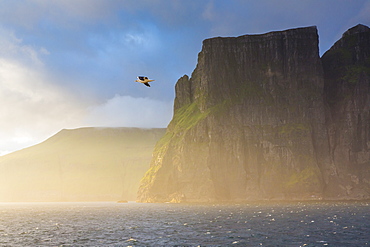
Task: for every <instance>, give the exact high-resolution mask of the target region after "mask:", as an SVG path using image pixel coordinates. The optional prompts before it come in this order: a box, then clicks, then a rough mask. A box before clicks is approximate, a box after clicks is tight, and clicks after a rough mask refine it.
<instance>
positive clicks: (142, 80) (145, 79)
mask: <svg viewBox="0 0 370 247" xmlns="http://www.w3.org/2000/svg"><path fill="white" fill-rule="evenodd" d="M151 81H154V80H150V79H148V77H146V76H138V77H137V80H136V81H135V82H140V83H143V84H144V85H145V86H147V87H150V85H149V83H148V82H151Z"/></svg>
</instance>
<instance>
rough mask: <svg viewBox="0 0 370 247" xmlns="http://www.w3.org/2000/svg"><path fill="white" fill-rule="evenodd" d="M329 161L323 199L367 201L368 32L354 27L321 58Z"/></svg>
mask: <svg viewBox="0 0 370 247" xmlns="http://www.w3.org/2000/svg"><path fill="white" fill-rule="evenodd" d="M322 63H323V68H324V72H325V90H324V93H325V94H324V96H325V102H326V103H327V104H328V106H329V108H328V111H327V112H326V117H327V129H328V134H329V144H330V145H329V146H330V158H331V160H332V161H333V164H334V166H332V167H331V169H330V171H328V172H327V173H325V175H326V178H325V179H326V185H327V187H326V190H325V193H326V197H328V198H338V197H339V198H348V197H349V198H359V199H362V198H369V194H370V28H369V27H367V26H364V25H357V26H355V27H353V28H351V29H349V30H348V31H347V32H345V33H344V34H343V37H342V38H341V39H340V40H339V41H337V42H336V43H335V44H334V45H333V47H331V48H330V50H329V51H327V52H326V53H325V54H324V55H323V57H322Z"/></svg>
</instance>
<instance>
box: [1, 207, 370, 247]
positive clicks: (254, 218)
mask: <svg viewBox="0 0 370 247" xmlns="http://www.w3.org/2000/svg"><path fill="white" fill-rule="evenodd" d="M369 245H370V204H369V203H366V202H361V203H344V202H337V203H332V202H331V203H325V202H319V203H312V202H311V203H290V204H289V203H281V204H275V205H272V204H240V205H182V204H140V203H127V204H118V203H18V204H15V203H14V204H11V203H9V204H6V203H3V204H0V246H369Z"/></svg>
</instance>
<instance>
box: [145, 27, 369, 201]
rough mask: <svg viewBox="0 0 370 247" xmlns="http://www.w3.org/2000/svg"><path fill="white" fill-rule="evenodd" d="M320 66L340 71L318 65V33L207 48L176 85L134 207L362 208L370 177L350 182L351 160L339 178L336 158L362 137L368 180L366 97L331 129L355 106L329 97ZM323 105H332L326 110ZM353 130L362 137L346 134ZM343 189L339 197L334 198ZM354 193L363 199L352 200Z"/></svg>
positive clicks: (217, 42)
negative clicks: (346, 204) (319, 204)
mask: <svg viewBox="0 0 370 247" xmlns="http://www.w3.org/2000/svg"><path fill="white" fill-rule="evenodd" d="M361 28H362V27H361ZM355 33H357V32H355ZM348 35H352V31H351V33H349V34H348ZM365 43H366V41H365ZM367 44H368V43H367ZM336 45H337V44H336ZM362 45H363V44H362ZM362 45H361V46H362ZM337 46H339V44H338V45H337ZM365 46H366V45H365ZM367 46H368V45H367ZM333 49H334V48H333ZM354 50H355V51H358V50H357V48H354ZM329 52H330V51H329ZM329 52H328V53H327V54H329ZM351 52H352V51H351ZM327 54H325V56H327ZM361 54H363V53H362V52H361ZM325 56H324V58H323V61H324V64H327V63H326V62H325ZM354 56H355V57H356V55H354ZM361 56H362V55H359V54H358V53H357V57H361ZM365 58H366V59H367V58H368V56H367V55H366V56H365ZM366 59H365V60H366ZM328 60H329V59H328ZM367 61H368V60H367ZM328 66H329V67H333V68H334V69H336V68H337V67H338V66H341V63H340V62H339V65H336V64H335V59H334V60H333V61H332V62H329V65H324V66H323V65H322V61H321V59H320V57H319V52H318V35H317V30H316V27H307V28H298V29H291V30H286V31H281V32H271V33H267V34H263V35H245V36H240V37H236V38H212V39H207V40H205V41H204V42H203V47H202V51H201V52H200V53H199V56H198V64H197V67H196V69H195V70H194V72H193V74H192V76H191V78H189V77H188V76H184V77H182V78H180V79H179V81H178V82H177V84H176V99H175V103H174V116H173V119H172V121H171V123H170V124H169V126H168V129H167V132H166V134H165V136H164V137H163V138H162V139H161V140H160V141H159V142H158V143H157V145H156V147H155V151H154V155H153V159H152V161H151V166H150V169H149V170H148V171H147V173H146V175H145V177H144V178H143V180H142V182H141V185H140V188H139V193H138V199H139V201H142V202H165V201H172V202H182V201H188V202H205V201H245V200H261V199H262V200H265V199H271V200H273V199H289V200H292V199H321V198H337V199H339V198H341V199H342V198H358V197H360V198H369V191H368V188H369V186H368V184H366V183H367V182H366V181H368V180H369V178H370V177H369V175H368V174H366V173H364V177H363V178H360V177H359V173H358V172H357V173H353V174H351V173H349V170H352V169H353V168H354V167H353V166H356V165H355V164H352V162H351V159H353V155H352V156H351V157H348V158H347V160H348V161H349V162H347V163H346V165H345V166H346V167H347V168H348V169H339V168H338V167H339V166H342V163H340V162H339V163H338V159H341V157H340V156H338V155H337V154H336V153H341V152H342V147H341V148H338V147H337V145H342V143H339V142H338V139H340V140H344V139H346V138H347V136H348V135H350V136H351V137H348V138H352V139H351V140H353V138H354V137H355V134H357V135H363V134H365V135H367V137H366V138H367V139H366V138H362V139H361V141H360V142H361V144H359V145H361V146H360V147H358V145H357V144H355V142H356V141H355V142H353V141H352V142H351V145H355V146H356V147H357V148H358V149H357V151H356V157H357V158H358V160H359V161H358V163H359V166H362V167H364V168H365V169H366V167H367V170H368V167H369V157H368V153H366V152H368V150H369V147H368V146H369V142H368V140H369V138H368V135H369V133H368V130H369V128H368V127H366V126H369V120H368V118H369V115H368V114H369V111H368V108H366V106H365V105H366V104H367V107H368V106H369V104H368V102H369V101H368V97H369V93H368V91H367V93H366V92H364V93H363V97H362V98H361V99H360V100H359V102H357V103H356V104H358V103H360V102H361V104H362V108H361V109H362V112H363V114H362V115H361V114H360V115H361V116H360V117H358V116H359V115H358V114H355V115H356V116H355V118H356V120H355V122H353V120H352V122H347V123H346V124H343V123H341V124H339V125H338V123H337V122H338V121H337V119H338V120H339V119H341V118H343V117H345V115H343V114H339V113H335V112H336V111H335V108H336V107H338V108H339V109H341V107H342V106H341V104H349V102H352V103H351V104H352V105H353V104H355V103H354V102H353V101H350V100H349V101H348V103H340V102H339V101H341V99H337V98H335V97H340V94H339V93H338V94H337V93H334V94H332V93H331V91H332V90H333V92H339V91H338V90H339V89H332V86H331V84H332V83H335V80H336V79H335V78H334V77H333V76H331V75H330V73H329V72H327V71H325V73H324V70H323V68H325V69H327V67H328ZM366 66H367V68H369V67H368V65H365V67H366ZM328 73H329V74H328ZM333 73H335V72H333ZM360 74H361V76H360V77H361V78H362V79H361V82H358V83H359V84H364V85H363V87H366V85H367V90H368V87H369V81H368V79H367V78H368V77H366V76H365V75H364V74H363V73H362V72H361V73H360ZM346 75H347V74H346ZM360 77H359V78H360ZM324 78H325V80H330V79H332V80H333V81H332V82H331V83H326V82H325V81H324ZM340 78H342V77H340ZM356 78H357V77H356ZM359 80H360V79H359ZM344 81H348V78H346V79H345V80H344ZM324 89H325V90H324ZM361 90H362V89H361ZM356 92H357V93H358V90H357V91H356V90H354V91H353V93H354V94H356ZM324 95H325V97H324ZM335 95H337V96H335ZM366 95H367V96H366ZM353 96H354V97H356V96H355V95H353ZM330 99H332V100H333V102H337V101H338V102H337V103H335V104H333V103H332V104H329V105H328V104H327V102H326V100H328V101H330ZM366 100H367V101H366ZM366 102H367V103H366ZM338 104H340V105H338ZM366 109H367V110H366ZM352 110H353V111H357V110H355V109H354V108H352ZM352 110H350V111H352ZM339 111H340V110H339ZM328 114H329V115H330V117H328ZM366 114H367V115H366ZM359 119H360V120H359ZM339 122H340V121H339ZM358 122H361V123H360V124H358ZM352 123H356V124H357V126H359V125H361V127H360V128H361V131H362V132H359V130H358V131H357V132H356V131H354V132H353V133H352V134H348V133H347V131H346V128H347V127H348V126H349V125H350V124H352ZM355 129H357V128H355ZM328 130H329V131H328ZM337 130H338V131H339V132H340V133H342V134H339V132H338V133H336V134H335V132H336V131H337ZM333 133H334V134H333ZM338 135H339V136H340V137H337V136H338ZM348 138H347V139H346V140H349V139H348ZM366 145H367V146H366ZM343 148H344V150H347V149H348V148H349V144H348V145H347V147H343ZM351 148H352V147H351ZM351 150H353V149H351ZM366 150H367V151H366ZM336 155H337V156H336ZM361 155H362V156H361ZM366 155H367V156H366ZM360 156H361V157H360ZM360 160H361V161H360ZM341 161H343V160H341ZM343 162H344V161H343ZM356 169H357V168H356ZM359 171H360V170H359ZM361 171H362V170H361ZM340 174H342V175H340ZM344 174H346V175H344ZM348 174H350V175H348ZM352 175H355V176H352ZM343 176H345V177H348V176H349V177H350V179H352V180H354V183H356V182H358V186H357V187H356V186H354V185H353V183H352V182H351V185H349V184H348V181H347V182H343V183H342V184H340V183H339V182H338V181H339V180H342V179H344V180H347V178H343ZM361 179H362V180H361ZM360 180H361V181H360ZM341 186H342V187H343V188H345V190H346V193H339V194H338V191H341V192H343V191H342V190H341V189H338V187H341ZM349 186H352V187H349ZM355 187H356V188H359V190H361V192H359V193H352V192H351V191H354V188H355ZM366 191H367V192H366Z"/></svg>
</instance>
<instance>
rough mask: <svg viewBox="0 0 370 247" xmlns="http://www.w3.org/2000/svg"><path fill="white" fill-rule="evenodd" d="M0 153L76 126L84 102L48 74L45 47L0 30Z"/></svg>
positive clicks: (33, 142)
mask: <svg viewBox="0 0 370 247" xmlns="http://www.w3.org/2000/svg"><path fill="white" fill-rule="evenodd" d="M0 34H2V35H0V154H3V153H4V152H8V151H14V150H15V149H19V147H25V146H29V145H33V144H36V143H37V142H40V140H42V139H45V138H46V137H49V136H50V133H55V132H57V131H59V130H60V129H62V128H65V127H66V126H76V125H78V123H79V117H80V115H81V114H82V112H83V109H84V107H85V106H84V103H83V102H81V101H80V100H79V99H78V98H76V97H75V96H74V94H73V93H71V92H69V91H68V90H66V89H65V88H63V87H61V86H58V83H56V81H55V79H53V77H52V76H51V75H50V74H49V73H48V72H47V69H46V68H45V66H44V62H43V58H44V56H47V54H48V51H47V50H46V49H44V48H42V47H41V48H38V47H32V46H29V45H24V44H23V43H22V40H21V39H19V38H17V37H16V36H15V35H14V33H13V32H9V31H7V30H4V29H0Z"/></svg>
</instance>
